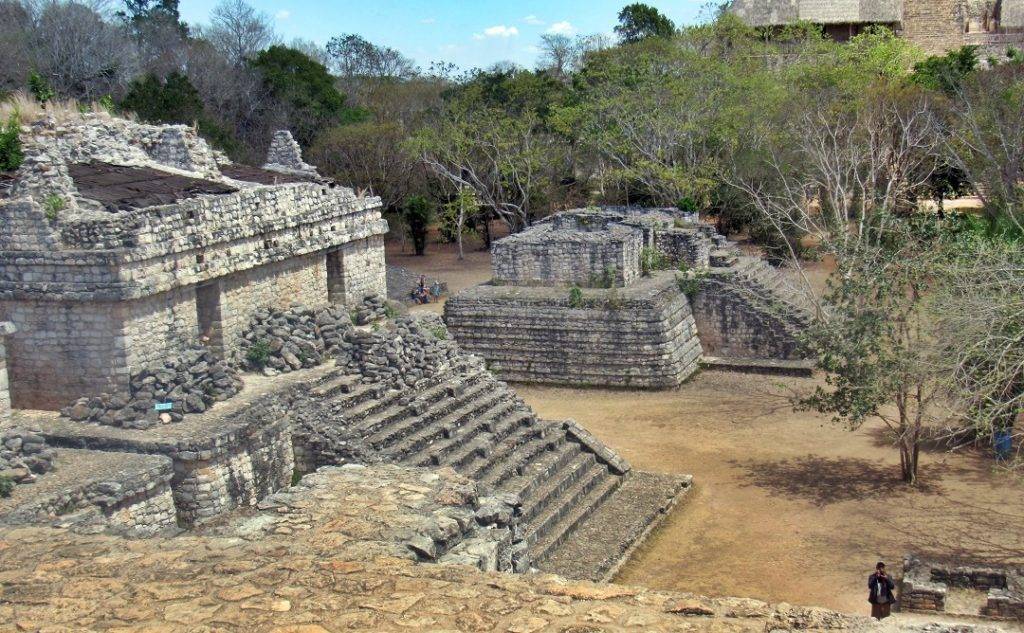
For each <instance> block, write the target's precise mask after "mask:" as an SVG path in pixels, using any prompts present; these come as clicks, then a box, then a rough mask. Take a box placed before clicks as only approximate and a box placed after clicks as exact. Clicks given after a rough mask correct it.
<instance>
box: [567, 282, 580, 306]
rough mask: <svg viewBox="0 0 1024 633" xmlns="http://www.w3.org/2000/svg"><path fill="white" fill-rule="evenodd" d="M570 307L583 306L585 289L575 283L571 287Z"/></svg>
mask: <svg viewBox="0 0 1024 633" xmlns="http://www.w3.org/2000/svg"><path fill="white" fill-rule="evenodd" d="M569 307H570V308H582V307H583V289H582V288H580V287H579V286H577V285H573V287H572V288H569Z"/></svg>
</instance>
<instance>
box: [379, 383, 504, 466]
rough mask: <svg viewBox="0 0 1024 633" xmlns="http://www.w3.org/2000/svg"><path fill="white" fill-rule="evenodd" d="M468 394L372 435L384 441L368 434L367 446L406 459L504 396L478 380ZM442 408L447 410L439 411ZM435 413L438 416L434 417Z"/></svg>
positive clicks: (451, 432)
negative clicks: (381, 449) (473, 389)
mask: <svg viewBox="0 0 1024 633" xmlns="http://www.w3.org/2000/svg"><path fill="white" fill-rule="evenodd" d="M468 393H469V397H466V398H456V399H453V400H452V401H451V402H446V403H444V404H443V405H440V404H438V405H436V407H435V408H432V409H431V410H430V411H428V412H426V413H425V414H423V415H420V416H416V417H414V418H409V419H408V420H406V421H404V422H402V423H399V424H396V425H394V426H392V427H390V428H389V429H384V430H382V431H380V432H379V433H377V434H376V436H374V437H383V438H385V439H384V441H383V442H380V443H378V442H379V441H378V440H375V439H374V437H371V438H370V439H369V443H370V445H371V446H375V447H379V448H387V449H388V453H389V454H390V455H391V456H392V457H396V458H399V459H406V458H408V456H411V455H413V454H414V453H417V452H419V451H422V450H424V449H425V448H426V447H427V446H429V445H430V444H431V443H432V442H434V441H435V440H437V439H439V438H442V437H450V436H451V435H453V434H454V433H455V432H456V430H457V429H458V428H459V427H460V426H462V425H463V424H465V423H466V420H467V419H469V418H471V417H472V416H474V415H476V414H478V413H480V412H481V411H485V410H487V409H488V408H490V407H492V406H494V405H495V404H497V403H498V402H499V401H501V400H502V399H503V398H504V397H505V394H504V393H502V392H501V391H498V390H495V389H491V388H490V386H489V385H487V384H486V383H484V382H482V383H479V387H478V388H477V389H476V390H475V391H472V392H468ZM464 395H465V394H464ZM452 407H455V408H452ZM444 411H448V413H443V412H444ZM439 415H441V416H442V417H438V416H439ZM417 429H418V430H417Z"/></svg>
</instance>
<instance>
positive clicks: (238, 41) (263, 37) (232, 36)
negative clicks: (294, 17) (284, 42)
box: [204, 0, 277, 64]
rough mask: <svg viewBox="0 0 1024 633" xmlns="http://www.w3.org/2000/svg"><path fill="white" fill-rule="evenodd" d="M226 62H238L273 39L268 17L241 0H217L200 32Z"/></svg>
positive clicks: (252, 54) (247, 57)
mask: <svg viewBox="0 0 1024 633" xmlns="http://www.w3.org/2000/svg"><path fill="white" fill-rule="evenodd" d="M204 35H205V36H206V39H208V40H209V41H210V43H212V44H213V45H214V46H215V47H216V48H217V50H219V51H220V52H221V53H222V54H223V55H224V56H225V57H226V58H227V59H228V60H229V61H231V62H233V63H235V64H242V63H244V62H245V61H246V60H248V59H251V58H253V57H254V56H255V55H256V54H257V53H259V52H260V51H262V50H264V49H266V48H267V47H269V46H270V45H271V44H274V43H275V42H276V41H277V35H276V34H275V33H274V26H273V23H272V22H271V20H270V17H269V16H267V15H266V14H265V13H261V12H259V11H256V10H255V9H253V8H252V7H251V6H249V5H248V4H246V3H245V2H244V0H221V1H220V2H219V3H218V4H217V6H215V7H214V8H213V11H212V12H211V14H210V28H209V29H206V31H205V32H204Z"/></svg>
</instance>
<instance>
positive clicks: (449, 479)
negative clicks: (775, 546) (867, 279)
mask: <svg viewBox="0 0 1024 633" xmlns="http://www.w3.org/2000/svg"><path fill="white" fill-rule="evenodd" d="M315 477H317V478H318V479H317V480H315V482H314V483H315V485H307V482H304V485H303V486H302V487H300V488H299V489H292V490H291V491H289V492H288V493H286V494H285V495H284V496H282V497H278V499H277V501H273V500H272V501H271V502H269V503H267V504H265V505H264V508H263V509H262V510H256V511H250V512H248V513H247V514H237V515H235V516H233V517H230V518H229V519H227V520H225V521H224V522H223V523H222V524H220V525H217V526H213V527H209V528H206V529H204V530H203V531H202V532H193V533H189V534H185V535H182V536H178V537H174V538H159V539H148V540H125V539H122V538H119V537H115V536H108V535H90V536H81V535H73V534H71V533H69V532H66V531H63V530H60V529H55V528H21V529H0V630H2V631H94V630H99V631H238V630H245V631H253V632H255V631H276V632H281V633H284V632H295V633H300V632H301V633H320V632H323V631H348V630H357V631H406V630H408V631H508V632H510V633H532V632H534V631H563V632H573V633H582V632H585V631H620V630H626V631H633V630H635V631H716V632H717V631H721V632H728V633H739V632H744V631H750V632H752V633H761V632H766V631H772V630H777V629H778V630H793V629H803V630H829V629H846V630H861V629H864V630H866V629H872V630H883V629H885V628H889V629H891V628H893V627H894V625H893V624H888V625H883V626H882V627H878V626H876V625H874V624H871V623H869V621H868V620H866V619H860V618H851V617H848V616H844V615H840V614H837V613H834V612H830V611H826V610H821V609H806V608H799V607H790V606H788V605H775V606H770V605H768V604H765V603H763V602H759V601H755V600H746V599H708V598H700V597H696V596H690V595H682V594H670V593H663V592H657V591H649V590H646V589H641V588H635V587H623V586H615V585H598V584H592V583H586V582H570V581H565V580H562V579H559V578H557V577H555V576H546V575H545V576H539V575H538V576H513V575H506V574H497V573H483V572H479V571H477V570H474V569H472V568H469V567H462V566H453V565H437V564H423V563H417V562H415V561H414V560H411V558H413V557H412V556H411V555H410V554H409V550H408V548H406V547H404V546H403V545H402V541H403V539H405V538H407V536H408V533H409V530H410V529H413V530H414V529H416V528H417V527H418V526H419V525H420V524H421V523H422V521H423V520H424V519H425V518H426V519H429V517H430V516H432V515H433V514H434V513H435V512H437V510H438V509H439V508H444V507H446V506H464V505H465V503H466V501H467V494H470V495H471V492H470V493H467V487H466V483H467V482H466V480H464V479H462V478H461V477H459V476H458V475H456V474H455V473H454V472H453V471H450V470H437V471H426V470H419V469H402V468H398V467H394V466H380V467H378V466H374V467H370V468H365V469H352V468H347V469H333V471H331V472H330V473H328V474H326V475H325V474H323V473H322V472H321V473H318V474H317V475H315ZM296 490H298V492H296Z"/></svg>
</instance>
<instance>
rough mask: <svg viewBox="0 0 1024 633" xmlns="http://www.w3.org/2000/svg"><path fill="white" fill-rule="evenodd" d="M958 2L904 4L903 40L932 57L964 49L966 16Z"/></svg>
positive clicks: (935, 0) (906, 1)
mask: <svg viewBox="0 0 1024 633" xmlns="http://www.w3.org/2000/svg"><path fill="white" fill-rule="evenodd" d="M962 11H963V9H962V7H961V2H959V1H958V0H904V2H903V36H904V37H906V38H907V39H908V40H910V41H911V42H913V43H914V44H917V45H918V46H920V47H921V48H922V49H924V51H925V52H926V53H928V54H929V55H941V54H943V53H945V52H946V51H949V50H952V49H954V48H959V47H960V46H963V45H964V19H963V18H964V16H963V15H962Z"/></svg>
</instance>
